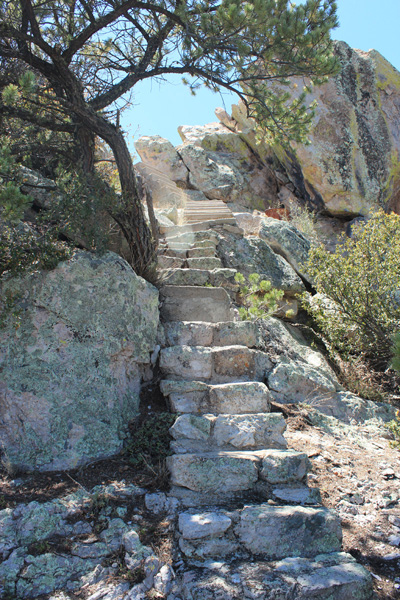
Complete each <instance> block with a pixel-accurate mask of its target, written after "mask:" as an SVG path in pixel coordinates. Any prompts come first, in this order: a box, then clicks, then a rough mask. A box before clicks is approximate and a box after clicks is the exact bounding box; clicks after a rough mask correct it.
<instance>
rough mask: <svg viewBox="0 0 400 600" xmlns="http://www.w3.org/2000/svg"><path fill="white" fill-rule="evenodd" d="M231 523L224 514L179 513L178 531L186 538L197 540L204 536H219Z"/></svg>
mask: <svg viewBox="0 0 400 600" xmlns="http://www.w3.org/2000/svg"><path fill="white" fill-rule="evenodd" d="M231 525H232V520H231V519H230V518H229V517H228V516H227V515H224V514H221V513H215V512H204V513H197V514H191V513H187V512H185V513H181V514H180V515H179V524H178V527H179V531H180V533H181V534H182V537H183V538H184V539H186V540H198V539H201V538H204V537H210V536H220V535H221V534H223V533H225V531H226V530H227V529H229V527H230V526H231Z"/></svg>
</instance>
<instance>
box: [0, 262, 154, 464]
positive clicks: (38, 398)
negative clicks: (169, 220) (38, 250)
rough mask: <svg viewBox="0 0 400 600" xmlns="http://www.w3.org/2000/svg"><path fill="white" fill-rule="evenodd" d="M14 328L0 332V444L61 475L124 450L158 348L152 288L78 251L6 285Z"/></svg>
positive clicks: (16, 459) (117, 265) (125, 268)
mask: <svg viewBox="0 0 400 600" xmlns="http://www.w3.org/2000/svg"><path fill="white" fill-rule="evenodd" d="M3 287H4V292H6V291H7V290H10V291H13V292H15V293H18V294H19V295H20V297H21V298H22V300H21V301H20V307H21V309H22V312H21V322H20V326H19V328H18V330H15V329H14V328H13V327H12V324H10V325H9V326H7V327H6V328H3V329H2V331H1V332H0V339H1V348H2V351H1V353H0V363H1V380H2V381H1V385H0V396H1V401H0V444H1V446H2V447H4V448H6V449H7V456H8V459H9V460H10V462H11V463H13V464H15V465H19V466H23V467H24V468H27V469H33V468H35V469H40V470H54V469H67V468H72V467H75V466H77V465H78V464H83V463H85V462H87V461H88V460H91V459H94V458H100V457H104V456H109V455H112V454H115V453H116V452H118V451H119V450H120V449H121V446H122V442H123V437H124V435H125V432H126V427H127V423H128V422H129V421H130V420H131V419H132V418H133V417H134V416H136V415H137V414H138V405H139V389H140V382H141V375H142V371H143V368H142V366H141V365H146V364H149V362H150V352H151V351H152V350H153V348H154V346H155V343H156V333H157V325H158V319H159V317H158V292H157V290H156V289H155V288H154V287H153V286H151V285H150V284H148V283H147V282H146V281H145V280H144V279H141V278H140V277H138V276H137V275H136V274H135V273H134V272H133V270H132V269H131V267H129V265H128V264H127V263H126V262H125V261H124V260H123V259H122V258H120V257H118V256H117V255H115V254H112V253H107V254H105V255H104V256H102V257H96V256H95V255H93V254H90V253H86V252H78V253H77V254H76V255H75V256H74V257H73V258H72V259H71V260H69V261H67V262H63V263H60V264H59V265H58V267H57V268H56V269H54V270H53V271H51V272H47V273H35V274H32V275H28V276H26V277H25V278H23V279H19V280H16V279H14V280H13V281H10V282H7V283H5V284H4V286H3Z"/></svg>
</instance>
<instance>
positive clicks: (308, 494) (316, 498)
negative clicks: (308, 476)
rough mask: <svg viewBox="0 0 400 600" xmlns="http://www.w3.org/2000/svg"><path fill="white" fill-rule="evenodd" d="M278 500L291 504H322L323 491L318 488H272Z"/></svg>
mask: <svg viewBox="0 0 400 600" xmlns="http://www.w3.org/2000/svg"><path fill="white" fill-rule="evenodd" d="M272 494H273V496H274V498H275V499H276V500H280V501H283V502H288V503H291V504H302V505H304V504H321V493H320V491H319V489H318V488H309V487H306V486H301V487H280V488H275V489H273V490H272Z"/></svg>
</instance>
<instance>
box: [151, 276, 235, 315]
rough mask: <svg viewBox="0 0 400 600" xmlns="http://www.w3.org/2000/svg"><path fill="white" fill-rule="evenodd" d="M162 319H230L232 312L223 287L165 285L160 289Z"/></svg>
mask: <svg viewBox="0 0 400 600" xmlns="http://www.w3.org/2000/svg"><path fill="white" fill-rule="evenodd" d="M160 298H161V301H162V306H161V311H160V314H161V318H162V319H163V320H164V321H188V320H189V319H190V320H191V321H200V322H202V321H209V322H212V323H218V322H220V321H231V320H232V317H233V313H232V310H231V303H230V298H229V296H228V293H227V292H226V290H224V289H223V288H217V287H204V288H203V287H196V286H174V285H165V286H163V287H162V288H161V289H160Z"/></svg>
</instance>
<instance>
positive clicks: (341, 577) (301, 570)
mask: <svg viewBox="0 0 400 600" xmlns="http://www.w3.org/2000/svg"><path fill="white" fill-rule="evenodd" d="M190 575H192V577H190ZM249 590H255V591H256V594H257V595H256V596H254V597H256V598H257V599H258V600H270V599H271V600H272V598H276V599H279V600H328V599H329V600H350V599H351V600H373V599H374V598H375V595H374V592H373V586H372V577H371V575H370V573H369V572H368V571H367V570H366V569H364V567H362V566H361V565H359V564H357V562H356V561H355V560H354V558H353V557H352V556H350V555H349V554H345V553H344V552H335V553H332V554H329V555H321V556H318V557H316V558H313V559H307V558H287V559H284V560H281V561H279V562H265V561H263V562H260V561H253V560H252V561H249V560H244V561H243V562H240V563H237V562H235V563H234V564H233V565H230V564H229V563H228V562H226V563H225V562H222V563H221V562H217V563H213V564H212V565H210V566H209V568H203V569H201V568H197V569H196V571H192V572H191V573H190V572H189V573H187V574H185V581H184V582H182V587H181V589H180V591H179V597H181V598H182V599H183V600H193V599H194V598H196V600H243V599H244V598H250V597H251V596H249V593H248V592H249ZM252 595H253V594H252Z"/></svg>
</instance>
